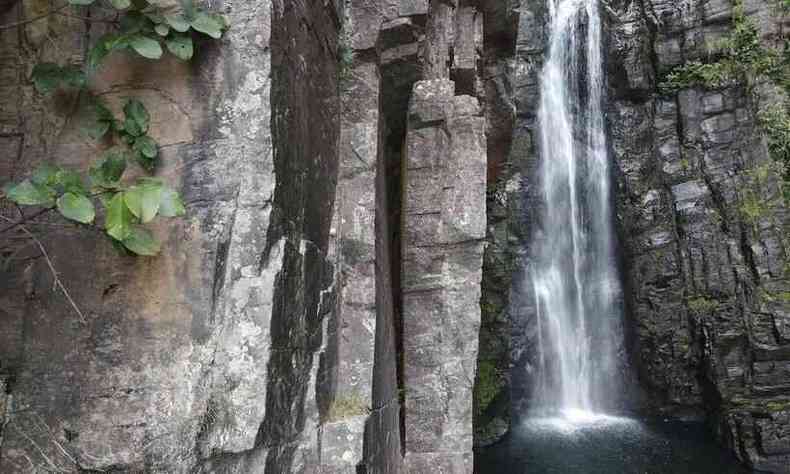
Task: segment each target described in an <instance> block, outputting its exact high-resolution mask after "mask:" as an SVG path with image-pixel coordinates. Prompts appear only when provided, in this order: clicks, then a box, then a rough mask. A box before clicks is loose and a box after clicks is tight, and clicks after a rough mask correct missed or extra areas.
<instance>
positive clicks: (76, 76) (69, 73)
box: [61, 66, 86, 89]
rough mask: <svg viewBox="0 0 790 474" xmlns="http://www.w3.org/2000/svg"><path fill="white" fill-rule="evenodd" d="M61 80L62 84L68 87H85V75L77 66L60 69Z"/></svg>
mask: <svg viewBox="0 0 790 474" xmlns="http://www.w3.org/2000/svg"><path fill="white" fill-rule="evenodd" d="M61 78H62V81H63V83H64V84H66V85H67V86H69V87H76V88H77V89H82V88H83V87H85V82H86V78H85V73H84V72H82V69H80V68H78V67H77V66H64V67H63V68H62V69H61Z"/></svg>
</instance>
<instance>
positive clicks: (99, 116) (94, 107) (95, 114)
mask: <svg viewBox="0 0 790 474" xmlns="http://www.w3.org/2000/svg"><path fill="white" fill-rule="evenodd" d="M83 117H84V119H83V121H82V126H81V127H80V128H81V129H82V131H83V133H85V134H86V135H88V136H89V137H91V138H92V139H94V140H100V139H101V138H102V137H104V135H106V134H107V132H108V131H110V126H111V125H112V123H113V121H114V120H115V119H114V118H113V116H112V112H110V110H109V109H108V108H107V107H105V106H104V104H102V103H101V102H100V101H99V100H98V99H94V100H91V101H90V102H89V103H88V104H87V105H86V106H85V108H84V109H83Z"/></svg>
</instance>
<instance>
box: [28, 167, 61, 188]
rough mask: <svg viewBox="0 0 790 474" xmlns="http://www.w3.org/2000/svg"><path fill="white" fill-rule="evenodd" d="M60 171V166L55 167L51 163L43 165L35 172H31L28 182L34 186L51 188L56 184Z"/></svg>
mask: <svg viewBox="0 0 790 474" xmlns="http://www.w3.org/2000/svg"><path fill="white" fill-rule="evenodd" d="M60 170H61V168H60V166H55V165H53V164H51V163H44V164H43V165H41V166H39V167H38V168H36V171H34V172H33V175H32V176H31V177H30V180H31V181H33V182H34V183H36V184H42V185H46V186H53V185H54V184H55V183H57V174H58V172H59V171H60Z"/></svg>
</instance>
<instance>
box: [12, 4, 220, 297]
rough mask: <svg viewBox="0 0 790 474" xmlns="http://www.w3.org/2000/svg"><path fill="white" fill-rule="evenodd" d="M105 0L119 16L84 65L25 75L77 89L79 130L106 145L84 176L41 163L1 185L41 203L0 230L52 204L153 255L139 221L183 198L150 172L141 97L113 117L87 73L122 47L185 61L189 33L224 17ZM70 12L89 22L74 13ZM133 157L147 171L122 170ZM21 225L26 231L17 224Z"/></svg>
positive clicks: (188, 7)
mask: <svg viewBox="0 0 790 474" xmlns="http://www.w3.org/2000/svg"><path fill="white" fill-rule="evenodd" d="M104 1H105V2H106V3H107V4H108V5H109V6H110V7H111V8H112V9H113V10H115V11H116V12H118V14H119V16H120V18H119V20H118V21H110V23H112V24H113V25H114V26H115V28H114V30H113V31H112V32H110V33H107V34H105V35H103V36H102V37H100V38H99V39H98V40H97V41H96V42H95V44H94V45H92V47H91V48H90V49H89V52H88V55H87V60H86V61H85V64H84V65H82V66H80V65H75V64H55V63H39V64H37V65H36V66H35V67H34V68H33V71H32V76H31V80H32V82H33V85H34V87H35V89H36V91H37V92H38V93H40V94H42V95H50V94H53V93H54V92H56V91H59V90H62V91H76V93H77V94H79V95H80V97H82V98H83V100H81V103H82V104H83V111H82V112H83V115H84V116H85V117H86V120H85V124H84V125H83V127H82V131H83V132H84V133H85V134H86V135H87V136H89V137H90V138H91V139H93V140H96V141H101V142H102V143H104V144H107V147H106V149H105V150H104V151H103V152H102V153H101V155H100V156H99V158H98V160H96V161H95V163H94V164H93V165H92V166H91V167H90V168H89V169H88V170H87V173H86V174H87V179H85V176H84V174H85V173H80V172H79V171H77V170H74V169H69V168H66V167H62V166H58V165H55V164H53V163H46V164H44V165H42V166H40V167H39V168H38V169H37V170H35V171H34V172H33V173H32V174H31V175H30V176H28V177H27V178H25V179H23V180H22V181H20V182H16V183H7V184H5V185H4V186H3V187H2V194H0V197H3V196H4V197H5V198H7V199H8V200H10V201H12V202H14V203H15V204H16V205H18V206H36V207H39V208H40V210H39V211H38V212H35V213H34V214H32V215H29V216H27V217H24V215H23V217H22V218H21V219H20V220H19V221H16V222H12V223H11V224H9V225H7V226H6V227H4V228H2V229H0V233H2V232H5V231H8V230H11V229H14V228H16V227H21V226H22V225H23V224H24V223H25V222H27V221H28V220H29V219H31V218H33V217H36V216H39V215H41V214H43V213H45V212H48V211H50V210H56V211H57V212H59V213H60V214H61V215H62V216H63V217H65V218H66V219H69V220H71V221H74V222H77V223H80V224H83V225H92V226H95V227H97V228H103V230H104V232H105V233H106V234H107V235H108V236H109V237H110V238H111V239H112V241H113V242H114V243H115V244H117V246H118V247H119V248H123V249H125V250H126V251H129V252H131V253H133V254H136V255H145V256H152V255H156V254H158V253H159V250H160V243H159V242H158V241H157V240H156V239H155V238H154V236H153V234H152V233H151V232H150V231H149V230H148V229H147V228H145V227H144V226H143V225H144V224H147V223H149V222H151V221H152V220H153V219H154V218H156V217H157V216H162V217H176V216H181V215H183V214H184V213H185V207H184V203H183V201H182V199H181V197H180V195H179V194H178V192H176V191H175V190H173V189H172V188H170V187H168V186H167V185H166V184H165V182H164V181H163V180H162V179H160V178H156V177H153V176H151V175H152V174H153V173H154V172H155V170H156V168H157V164H158V158H159V150H158V145H157V143H156V141H155V140H154V139H153V138H152V137H151V136H150V135H149V133H148V132H149V129H150V124H151V118H150V115H149V113H148V110H147V109H146V107H145V106H144V105H143V103H142V102H141V101H140V100H138V99H136V98H129V99H127V101H126V102H125V104H124V106H123V117H122V118H118V117H115V116H114V115H113V113H112V112H111V111H110V109H109V108H108V107H107V106H106V104H105V103H104V102H103V101H102V100H101V98H99V97H97V96H94V95H93V94H91V92H90V91H89V90H88V88H87V85H88V82H89V81H88V79H89V78H90V77H91V75H92V74H94V73H95V72H96V71H97V70H98V69H99V68H100V67H101V65H102V63H103V61H104V60H105V58H107V57H108V56H109V55H110V54H112V53H114V52H120V51H126V52H129V53H132V54H137V55H139V56H142V57H144V58H147V59H150V60H156V59H160V58H161V57H162V56H163V54H164V51H165V50H167V51H168V52H169V53H170V54H172V55H173V56H175V57H177V58H178V59H180V60H183V61H188V60H190V59H191V58H192V57H193V55H194V51H195V41H194V37H195V35H198V34H200V35H205V36H208V37H210V38H213V39H219V38H221V37H222V34H223V33H224V31H225V30H226V29H227V28H228V27H229V25H228V22H227V21H226V19H225V18H224V17H223V16H221V15H218V14H215V13H211V12H208V11H206V10H203V9H201V8H199V7H197V6H195V5H194V3H192V0H183V1H182V2H181V4H180V5H173V6H161V5H158V4H155V3H153V2H149V1H146V0H104ZM95 3H97V0H69V2H68V5H63V6H61V7H59V8H56V9H55V10H53V11H52V12H51V13H55V12H62V11H63V9H64V8H65V7H66V6H70V7H71V8H74V9H84V8H87V7H90V6H92V5H94V4H95ZM45 16H46V15H43V16H42V17H45ZM71 16H76V17H78V18H83V19H85V20H87V21H93V20H91V18H88V17H84V16H78V15H76V14H75V15H71ZM42 17H37V18H34V19H31V21H36V20H37V19H39V18H42ZM24 23H25V22H18V23H17V24H14V25H11V26H19V25H21V24H24ZM6 26H8V25H6ZM0 28H3V26H0ZM135 163H136V164H137V166H139V167H140V168H142V170H144V171H145V173H146V174H148V176H143V177H138V178H129V177H127V173H126V171H127V170H128V169H129V167H130V165H132V164H135ZM138 174H139V173H138ZM97 204H100V205H101V206H102V208H103V209H104V212H103V213H98V212H97V207H98V206H97ZM97 214H101V215H103V225H101V226H99V225H98V224H97V223H96V218H97ZM22 230H23V231H25V232H26V229H25V228H24V227H22ZM64 293H65V291H64Z"/></svg>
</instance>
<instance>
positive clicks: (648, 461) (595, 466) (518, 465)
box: [475, 418, 752, 474]
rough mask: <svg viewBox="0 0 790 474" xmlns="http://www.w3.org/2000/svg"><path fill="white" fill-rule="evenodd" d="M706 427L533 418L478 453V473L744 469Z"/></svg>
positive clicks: (650, 473) (658, 473)
mask: <svg viewBox="0 0 790 474" xmlns="http://www.w3.org/2000/svg"><path fill="white" fill-rule="evenodd" d="M751 472H752V471H751V470H749V469H746V468H744V467H742V466H741V465H740V464H738V461H737V460H736V459H735V458H734V457H733V456H732V455H731V454H730V453H728V452H726V451H724V450H723V449H722V448H721V447H719V446H718V445H717V444H715V442H714V441H713V440H712V439H711V435H710V433H709V432H708V431H707V430H706V429H705V426H703V425H701V424H696V423H682V422H661V421H658V422H639V421H635V420H630V419H624V418H609V419H605V420H598V421H595V422H588V423H583V424H580V425H571V424H569V423H567V422H563V421H560V420H558V419H554V420H539V421H529V422H527V423H524V424H522V425H521V426H520V427H519V428H516V429H514V430H513V432H512V433H511V435H509V436H508V437H507V438H506V439H505V440H504V441H502V442H501V443H499V444H497V445H495V446H491V447H489V448H487V449H483V450H481V451H480V452H477V453H475V473H476V474H527V473H529V474H554V473H556V474H577V473H578V474H621V473H622V474H745V473H751Z"/></svg>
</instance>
